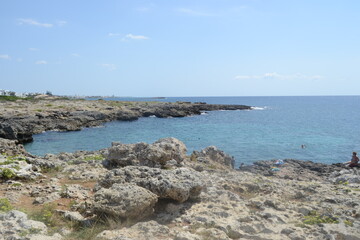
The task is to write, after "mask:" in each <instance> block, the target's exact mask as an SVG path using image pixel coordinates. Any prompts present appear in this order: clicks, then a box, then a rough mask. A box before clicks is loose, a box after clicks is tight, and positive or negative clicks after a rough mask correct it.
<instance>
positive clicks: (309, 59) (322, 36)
mask: <svg viewBox="0 0 360 240" xmlns="http://www.w3.org/2000/svg"><path fill="white" fill-rule="evenodd" d="M0 36H1V37H0V89H9V90H14V91H17V92H44V91H46V90H50V91H52V92H53V93H54V94H65V95H74V94H78V95H117V96H262V95H266V96H272V95H359V90H360V81H359V80H360V79H359V76H360V1H358V0H353V1H349V0H343V1H339V0H326V1H325V0H316V1H314V0H298V1H295V0H178V1H175V0H154V1H146V0H143V1H136V0H128V1H122V0H106V1H85V0H84V1H78V0H71V1H70V0H61V1H60V0H52V1H49V0H22V1H20V0H1V1H0Z"/></svg>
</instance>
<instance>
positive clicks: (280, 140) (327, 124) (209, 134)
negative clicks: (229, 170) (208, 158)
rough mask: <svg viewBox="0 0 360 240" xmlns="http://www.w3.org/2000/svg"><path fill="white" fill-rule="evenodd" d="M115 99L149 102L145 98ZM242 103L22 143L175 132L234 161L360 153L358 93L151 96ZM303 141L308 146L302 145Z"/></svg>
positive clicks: (75, 142) (36, 149)
mask: <svg viewBox="0 0 360 240" xmlns="http://www.w3.org/2000/svg"><path fill="white" fill-rule="evenodd" d="M117 100H137V101H149V99H143V98H135V99H134V98H129V99H124V98H117ZM151 100H152V101H153V100H157V101H171V102H174V101H191V102H197V101H202V102H207V103H218V104H245V105H250V106H254V107H256V108H255V110H251V111H214V112H208V113H207V114H203V115H199V116H191V117H185V118H168V119H160V118H152V117H149V118H141V119H139V120H137V121H133V122H120V121H116V122H110V123H106V124H104V125H103V126H102V127H96V128H85V129H83V130H82V131H76V132H45V133H42V134H38V135H34V142H32V143H29V144H26V145H25V148H26V149H27V150H28V151H29V152H30V153H33V154H37V155H44V154H45V153H59V152H73V151H76V150H97V149H100V148H106V147H109V146H110V145H111V142H113V141H120V142H123V143H135V142H148V143H152V142H154V141H156V140H158V139H159V138H164V137H176V138H178V139H180V140H181V141H183V142H184V143H185V144H186V146H187V147H188V150H189V153H190V152H191V151H192V150H200V149H202V148H205V147H207V146H210V145H215V146H217V147H218V148H220V149H222V150H224V151H225V152H227V153H229V154H230V155H232V156H234V157H235V160H236V165H237V166H239V165H240V163H251V162H254V161H256V160H269V159H285V158H293V159H300V160H312V161H315V162H323V163H335V162H344V161H349V160H350V157H351V153H352V152H353V151H359V152H360V127H359V123H360V96H321V97H189V98H166V99H151ZM302 144H304V145H305V146H306V148H304V149H302V148H301V145H302Z"/></svg>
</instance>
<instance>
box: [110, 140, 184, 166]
mask: <svg viewBox="0 0 360 240" xmlns="http://www.w3.org/2000/svg"><path fill="white" fill-rule="evenodd" d="M108 152H109V153H108V156H107V158H106V163H105V164H106V165H107V166H109V167H123V166H129V165H135V166H149V167H160V166H162V165H165V164H166V162H167V161H170V160H176V161H177V162H178V163H180V162H182V161H183V159H185V158H186V146H185V144H184V143H183V142H181V141H179V140H177V139H176V138H163V139H160V140H158V141H156V142H154V143H153V144H147V143H136V144H121V143H113V146H112V147H111V148H109V151H108Z"/></svg>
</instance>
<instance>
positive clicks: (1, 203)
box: [0, 198, 14, 212]
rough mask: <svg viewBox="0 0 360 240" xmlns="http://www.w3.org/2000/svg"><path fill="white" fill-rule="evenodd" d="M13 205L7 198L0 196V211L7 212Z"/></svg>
mask: <svg viewBox="0 0 360 240" xmlns="http://www.w3.org/2000/svg"><path fill="white" fill-rule="evenodd" d="M13 208H14V207H13V206H11V203H10V201H9V199H7V198H0V211H1V212H8V211H11V210H12V209H13Z"/></svg>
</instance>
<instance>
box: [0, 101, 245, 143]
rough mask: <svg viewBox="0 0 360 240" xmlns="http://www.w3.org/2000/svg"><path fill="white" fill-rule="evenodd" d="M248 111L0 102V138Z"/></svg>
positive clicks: (187, 104) (167, 105)
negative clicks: (145, 118)
mask: <svg viewBox="0 0 360 240" xmlns="http://www.w3.org/2000/svg"><path fill="white" fill-rule="evenodd" d="M218 110H251V107H250V106H246V105H225V104H206V103H190V102H177V103H168V102H120V101H104V100H91V101H87V100H64V99H58V100H57V99H54V100H47V99H37V100H17V101H16V102H8V101H0V112H1V114H0V137H2V138H6V139H12V140H17V141H18V142H19V143H27V142H31V141H32V140H33V139H32V135H33V134H38V133H41V132H43V131H49V130H54V129H57V130H60V131H79V130H81V129H82V128H84V127H95V126H99V125H101V124H103V123H105V122H110V121H114V120H119V121H134V120H137V119H139V118H141V117H150V116H156V117H158V118H167V117H186V116H191V115H201V113H202V112H204V111H218Z"/></svg>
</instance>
